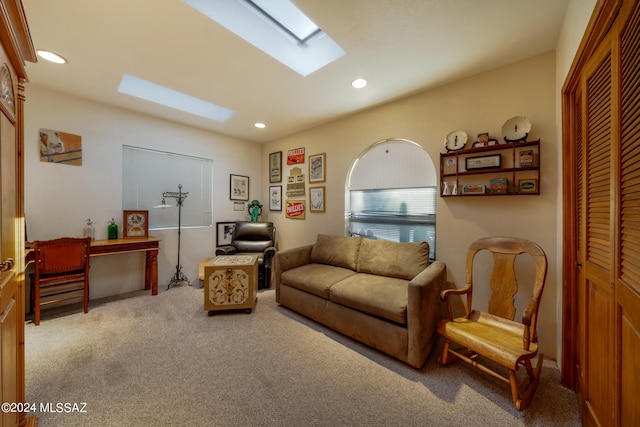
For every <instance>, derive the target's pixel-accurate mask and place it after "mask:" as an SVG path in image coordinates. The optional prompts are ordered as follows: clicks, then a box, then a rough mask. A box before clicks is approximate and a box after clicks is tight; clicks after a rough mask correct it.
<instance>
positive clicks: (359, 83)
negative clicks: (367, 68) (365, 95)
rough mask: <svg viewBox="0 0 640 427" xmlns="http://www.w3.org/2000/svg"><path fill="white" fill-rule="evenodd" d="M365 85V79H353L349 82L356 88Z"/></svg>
mask: <svg viewBox="0 0 640 427" xmlns="http://www.w3.org/2000/svg"><path fill="white" fill-rule="evenodd" d="M366 85H367V81H366V80H365V79H355V80H354V81H352V82H351V86H353V87H355V88H356V89H362V88H363V87H365V86H366Z"/></svg>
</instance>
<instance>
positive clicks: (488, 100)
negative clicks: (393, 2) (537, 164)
mask: <svg viewBox="0 0 640 427" xmlns="http://www.w3.org/2000/svg"><path fill="white" fill-rule="evenodd" d="M371 84H372V85H375V82H371ZM365 90H366V89H365ZM348 95H349V94H348V93H347V94H345V96H348ZM555 98H556V91H555V53H554V52H548V53H545V54H542V55H539V56H537V57H534V58H531V59H529V60H526V61H522V62H519V63H516V64H513V65H510V66H507V67H503V68H500V69H497V70H494V71H491V72H488V73H484V74H481V75H478V76H475V77H472V78H469V79H466V80H462V81H459V82H457V83H454V84H450V85H447V86H443V87H440V88H437V89H434V90H431V91H428V92H425V93H421V94H418V95H414V96H411V97H408V98H405V99H401V100H398V101H395V102H392V103H389V104H386V105H382V106H380V107H377V108H374V109H371V110H368V111H364V112H361V113H358V114H354V115H352V116H349V117H346V118H344V119H341V120H338V121H335V122H331V123H329V124H326V125H323V126H320V127H317V128H315V129H311V130H308V131H306V132H302V133H299V134H296V135H293V136H290V137H287V138H283V139H282V140H278V141H274V142H272V143H269V144H266V145H264V146H263V148H262V158H263V161H262V162H263V164H264V165H267V164H268V163H267V159H268V155H269V153H271V152H274V151H282V152H283V154H286V151H287V150H288V149H291V148H297V147H305V150H306V153H307V154H314V153H318V152H326V153H327V182H326V187H327V191H326V193H327V194H326V197H327V202H326V209H327V211H326V213H307V219H305V220H292V219H286V218H285V217H284V213H283V212H268V219H269V220H271V221H273V222H275V224H276V226H277V229H278V241H279V244H280V249H286V248H290V247H294V246H298V245H302V244H307V243H311V242H313V241H315V237H316V235H317V234H318V233H328V234H343V233H344V210H345V182H346V178H347V173H348V171H349V168H350V167H351V165H352V164H353V162H354V161H355V160H356V159H357V157H358V155H359V154H360V153H361V152H362V151H364V150H365V149H367V147H369V146H370V145H371V144H373V143H375V142H376V141H379V140H381V139H385V138H391V137H399V138H406V139H409V140H412V141H415V142H417V143H418V144H420V145H421V146H422V147H423V148H424V149H425V151H426V152H427V153H428V154H429V156H430V157H431V159H432V161H433V163H434V167H435V168H436V169H438V170H439V166H438V165H439V163H438V162H439V154H440V153H441V152H443V151H444V146H443V140H444V137H445V136H446V135H447V134H448V133H449V132H451V131H454V130H464V131H466V132H467V134H468V135H469V136H470V140H475V137H476V135H477V134H478V133H481V132H489V133H490V135H492V136H494V137H496V138H500V139H501V128H502V124H503V123H504V122H505V121H506V120H507V119H509V118H510V117H512V116H517V115H518V116H519V115H522V116H526V117H528V118H529V119H530V120H531V123H532V131H531V134H530V136H529V140H535V139H540V140H541V183H540V184H541V187H540V188H541V190H540V192H541V194H540V195H539V196H501V197H491V196H486V197H473V198H446V199H443V198H439V199H438V213H437V229H436V240H437V244H436V253H437V258H438V259H439V260H441V261H444V262H446V264H447V268H448V271H449V280H450V282H451V286H456V287H461V286H462V285H464V283H463V281H464V274H465V273H464V255H465V251H466V247H467V246H468V244H469V243H470V242H471V241H472V240H474V239H476V238H479V237H484V236H490V235H506V236H518V237H524V238H527V239H531V240H534V241H536V242H538V243H539V244H540V245H541V246H542V247H543V248H544V250H545V251H546V253H547V256H548V259H549V273H550V274H549V277H548V280H547V285H546V289H545V294H544V295H543V301H542V309H541V313H540V319H541V320H540V331H543V332H542V333H541V334H540V338H541V347H542V350H543V352H545V353H548V354H549V355H551V357H556V334H557V333H558V323H557V320H556V310H557V298H556V295H557V289H558V281H557V275H556V271H557V270H558V263H557V262H558V256H559V254H558V250H557V246H556V240H557V235H558V226H557V221H556V212H557V209H558V200H559V198H558V191H559V190H560V187H559V185H558V183H559V179H558V156H557V155H556V152H557V146H558V145H559V141H558V140H557V139H556V111H555V109H556V107H555V106H556V102H555ZM304 166H305V167H307V164H305V165H304ZM289 169H290V167H287V166H286V165H285V166H284V174H283V175H284V176H285V177H286V176H287V175H288V170H289ZM262 181H263V189H262V199H263V200H267V191H268V185H269V184H268V172H267V170H266V168H265V169H263V174H262ZM284 185H285V184H283V186H284ZM283 198H284V197H283ZM486 297H487V296H486V294H485V295H481V296H478V297H477V298H476V300H477V301H478V302H482V300H483V299H486Z"/></svg>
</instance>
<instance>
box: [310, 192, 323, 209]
mask: <svg viewBox="0 0 640 427" xmlns="http://www.w3.org/2000/svg"><path fill="white" fill-rule="evenodd" d="M324 202H325V196H324V187H309V212H324V211H325V208H324Z"/></svg>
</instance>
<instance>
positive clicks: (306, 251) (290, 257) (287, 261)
mask: <svg viewBox="0 0 640 427" xmlns="http://www.w3.org/2000/svg"><path fill="white" fill-rule="evenodd" d="M312 249H313V245H306V246H299V247H297V248H291V249H287V250H284V251H279V252H277V253H276V257H275V266H274V275H273V280H274V281H275V284H276V301H277V300H278V299H279V295H280V277H281V275H282V273H283V272H285V271H287V270H291V269H293V268H296V267H300V266H301V265H306V264H309V263H310V262H311V250H312Z"/></svg>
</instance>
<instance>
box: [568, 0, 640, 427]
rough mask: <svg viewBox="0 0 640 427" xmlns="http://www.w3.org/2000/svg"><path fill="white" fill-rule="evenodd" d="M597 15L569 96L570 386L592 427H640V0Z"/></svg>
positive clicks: (605, 6) (616, 0)
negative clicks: (639, 398) (574, 391)
mask: <svg viewBox="0 0 640 427" xmlns="http://www.w3.org/2000/svg"><path fill="white" fill-rule="evenodd" d="M598 14H599V15H598ZM594 17H595V18H596V19H595V20H592V22H591V23H590V30H589V31H588V32H587V34H586V36H585V41H584V42H583V46H582V50H583V51H582V52H580V53H579V55H578V58H577V59H576V63H575V64H577V65H575V66H574V67H575V69H573V70H572V73H570V76H569V79H568V81H567V84H566V85H565V94H564V98H565V99H564V108H565V110H568V111H569V113H568V114H566V111H565V115H564V123H563V134H564V136H565V138H563V139H564V144H565V145H564V149H563V153H564V159H563V161H564V162H565V165H572V166H573V167H567V168H566V171H567V172H568V174H567V175H566V179H567V181H568V183H567V184H566V185H565V196H564V197H565V212H570V213H572V214H575V215H571V218H566V220H565V228H566V229H567V232H568V233H567V234H568V235H569V236H570V237H569V238H568V239H566V240H565V251H567V250H570V251H571V252H570V253H569V254H567V253H566V252H565V257H564V259H565V273H564V274H565V280H564V286H565V288H566V289H565V290H564V291H563V295H564V296H565V298H566V299H565V301H564V308H565V310H564V311H565V312H566V313H567V314H566V316H565V318H564V319H565V322H564V323H563V328H564V339H563V343H564V346H563V347H564V352H566V353H567V354H568V356H567V355H564V354H563V383H564V384H565V385H567V386H569V387H575V389H576V391H577V393H578V398H579V401H580V404H581V410H582V415H583V423H584V424H585V425H602V426H627V425H640V405H638V404H637V402H636V396H637V391H638V390H640V363H638V354H640V266H639V263H638V260H639V259H640V0H602V1H600V2H599V3H598V5H597V7H596V15H594ZM567 190H568V191H567ZM567 207H568V208H567ZM574 265H575V269H573V268H572V267H573V266H574ZM573 368H575V371H573V370H572V369H573Z"/></svg>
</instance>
